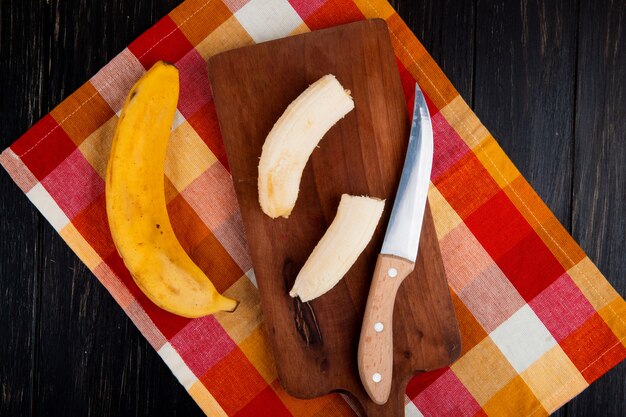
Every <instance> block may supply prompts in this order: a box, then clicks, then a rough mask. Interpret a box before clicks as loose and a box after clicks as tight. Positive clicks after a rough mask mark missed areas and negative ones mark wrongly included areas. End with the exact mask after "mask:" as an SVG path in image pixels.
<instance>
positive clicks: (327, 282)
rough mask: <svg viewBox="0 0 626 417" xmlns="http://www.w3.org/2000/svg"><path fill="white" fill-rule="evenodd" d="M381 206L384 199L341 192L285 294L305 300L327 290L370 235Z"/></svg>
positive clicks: (360, 249)
mask: <svg viewBox="0 0 626 417" xmlns="http://www.w3.org/2000/svg"><path fill="white" fill-rule="evenodd" d="M384 208H385V201H384V200H379V199H376V198H371V197H355V196H351V195H348V194H343V195H342V196H341V201H340V202H339V208H338V209H337V214H336V215H335V218H334V219H333V222H332V223H331V224H330V227H329V228H328V230H327V231H326V233H325V234H324V236H322V238H321V239H320V241H319V242H318V244H317V246H315V249H313V252H312V253H311V255H310V256H309V258H308V259H307V261H306V262H305V263H304V266H303V267H302V269H301V270H300V272H299V273H298V276H297V277H296V281H295V283H294V285H293V288H292V289H291V291H289V295H290V296H292V297H300V300H302V301H303V302H307V301H310V300H312V299H314V298H317V297H319V296H320V295H322V294H324V293H326V292H328V291H330V289H332V288H333V287H334V286H335V285H336V284H337V283H338V282H339V281H340V280H341V278H342V277H343V276H344V275H345V274H346V272H348V270H349V269H350V267H351V266H352V265H353V264H354V262H355V261H356V260H357V258H358V257H359V255H360V254H361V252H363V250H364V249H365V247H366V246H367V244H368V243H369V241H370V240H371V239H372V236H373V235H374V231H375V230H376V226H377V225H378V221H379V220H380V216H381V215H382V214H383V210H384Z"/></svg>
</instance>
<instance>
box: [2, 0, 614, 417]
mask: <svg viewBox="0 0 626 417" xmlns="http://www.w3.org/2000/svg"><path fill="white" fill-rule="evenodd" d="M178 3H180V0H100V1H89V0H46V1H44V0H0V14H1V19H0V20H1V22H2V23H1V26H0V32H1V36H0V74H1V76H0V91H2V95H1V97H0V100H1V103H2V107H1V116H2V117H1V119H0V145H1V148H5V147H7V146H9V145H10V144H11V143H12V142H13V141H14V140H15V139H16V138H17V137H18V136H19V135H20V134H22V133H23V132H24V131H26V129H28V127H30V126H31V125H32V124H33V123H34V122H36V121H37V120H38V119H39V118H40V117H42V116H44V115H45V114H46V113H48V112H49V111H50V110H51V109H52V108H53V107H54V106H55V105H56V104H58V103H59V102H60V101H61V100H63V98H65V97H67V96H68V95H69V94H70V93H72V92H73V91H74V90H75V89H76V88H78V87H79V86H80V85H81V84H83V83H84V82H85V81H86V80H87V79H88V78H89V77H91V76H92V75H93V74H95V73H96V72H97V71H98V69H100V68H101V67H102V66H103V65H104V64H106V63H107V62H108V61H109V60H111V59H112V58H113V57H114V56H115V55H116V54H117V53H118V52H120V51H121V50H122V49H123V48H124V47H125V46H126V45H127V44H128V43H129V42H130V41H131V40H133V39H134V38H135V37H136V36H138V35H139V34H141V33H142V32H143V31H144V30H146V29H147V28H148V27H150V26H151V25H152V24H153V23H154V22H156V21H157V20H158V19H159V18H160V17H162V16H163V15H165V14H166V13H167V12H169V11H170V10H171V9H172V8H173V7H174V6H175V5H176V4H178ZM392 3H394V6H395V7H396V9H397V10H398V12H399V13H400V15H401V16H402V17H403V18H404V20H405V21H406V22H407V24H408V25H409V26H410V27H411V28H412V29H413V31H414V32H415V34H416V35H417V36H418V38H420V39H421V40H422V42H423V43H424V44H425V46H426V48H427V49H428V50H429V51H430V53H431V54H432V55H433V56H434V58H435V60H436V61H437V62H438V63H439V64H440V65H441V66H442V67H443V70H444V71H445V72H446V74H447V75H448V77H449V78H450V79H451V80H452V82H453V84H454V85H455V86H456V87H457V89H458V90H459V91H460V93H461V95H462V96H463V97H464V98H465V99H466V100H467V101H468V102H469V104H470V106H471V107H472V108H473V109H474V110H475V112H476V113H477V114H478V116H479V118H480V119H481V120H482V121H483V123H484V124H485V125H486V126H487V128H488V129H489V130H490V131H491V133H493V135H494V136H495V137H496V138H497V139H498V140H499V143H500V145H501V146H502V147H503V148H504V150H505V151H506V152H507V154H508V155H509V156H510V157H511V159H512V160H513V161H514V162H515V164H516V165H517V167H518V168H519V169H520V171H521V172H522V173H523V174H524V175H525V176H526V178H527V179H528V180H529V182H530V183H531V184H532V185H533V186H534V187H535V189H536V190H537V192H538V193H539V195H540V196H541V197H542V198H543V199H544V200H545V201H546V203H547V204H548V206H549V207H550V208H551V209H552V210H553V211H554V213H555V215H556V216H557V218H558V219H559V220H560V221H561V222H562V223H563V224H564V225H565V227H566V228H567V229H568V230H569V231H570V233H572V234H573V236H574V238H575V239H576V240H577V241H578V242H579V243H580V245H581V246H582V248H583V249H584V250H585V251H586V252H587V254H588V255H589V257H590V258H591V259H592V260H593V261H594V262H595V263H596V264H597V265H598V266H599V268H600V270H601V271H602V272H603V273H604V274H605V275H606V277H607V279H608V280H609V281H610V282H611V283H612V284H613V286H615V287H616V288H617V290H618V292H619V293H620V294H622V295H626V276H625V275H624V271H625V270H626V243H625V242H626V239H625V237H626V230H625V220H624V219H625V216H626V201H625V200H626V168H624V166H625V165H624V161H625V160H626V133H625V132H626V2H625V1H624V0H617V1H610V0H599V1H595V2H592V1H590V0H587V1H583V0H554V1H538V0H526V1H523V0H508V1H506V0H499V1H494V0H473V1H468V0H396V1H393V2H392ZM0 190H1V191H2V198H0V213H1V214H0V236H1V238H0V296H1V297H2V302H0V385H1V392H0V415H1V416H5V415H6V416H17V415H20V416H26V415H33V416H43V415H46V416H57V415H58V416H61V415H63V416H65V415H69V416H87V415H102V416H109V415H114V416H115V415H120V416H144V415H145V416H147V415H150V416H160V415H163V416H172V415H183V416H194V415H202V413H201V411H200V409H199V408H198V407H197V406H196V405H195V403H194V402H193V400H192V399H191V398H190V397H189V396H188V395H187V393H186V392H185V390H184V389H183V388H182V386H180V385H179V383H178V382H177V381H176V379H175V378H174V377H173V375H172V374H171V373H170V371H169V369H167V367H166V365H165V364H164V363H163V361H162V360H161V359H160V357H159V356H158V355H157V354H156V352H154V351H153V349H152V348H151V347H150V346H149V345H148V343H147V342H146V341H145V340H144V339H143V337H142V336H141V335H140V333H139V331H138V330H137V329H136V328H135V327H134V325H133V324H132V323H131V321H130V320H129V319H128V318H127V317H126V315H125V314H124V312H123V311H122V310H121V309H120V308H119V307H118V306H117V305H116V304H115V302H114V301H113V299H112V298H111V296H110V295H109V294H108V293H107V291H106V290H105V289H104V288H103V287H102V285H100V283H99V282H98V281H97V280H96V279H95V278H94V277H93V276H92V275H91V273H90V272H89V271H88V270H87V268H86V267H85V266H84V265H83V264H82V263H81V262H80V261H79V260H78V258H77V257H76V256H75V255H74V254H73V253H72V252H71V251H70V250H69V249H68V248H67V246H66V245H65V243H64V242H63V241H62V240H61V238H60V237H59V236H58V235H57V234H56V233H55V232H54V230H53V229H52V227H51V226H50V225H49V224H48V223H47V222H46V220H45V219H44V218H43V217H42V216H41V215H40V214H38V213H37V212H36V210H35V209H34V208H33V206H32V205H31V204H30V202H29V201H28V199H27V198H26V197H25V196H24V195H23V194H22V192H21V191H20V190H19V189H18V188H17V186H16V185H15V184H14V183H13V182H12V181H11V179H10V178H9V176H8V175H7V174H6V173H5V172H4V171H2V172H1V173H0ZM625 414H626V365H625V364H624V363H622V364H621V365H619V366H618V367H617V368H616V369H614V370H612V371H611V372H609V373H608V374H607V375H605V376H603V377H602V378H601V379H600V380H599V381H598V382H596V383H594V384H593V385H592V386H591V387H590V388H588V389H587V390H586V391H585V392H584V393H582V394H581V395H580V396H578V397H577V398H575V399H574V400H573V401H571V402H570V403H568V404H567V405H566V406H564V407H563V408H562V409H561V410H559V411H558V412H557V413H556V414H555V415H558V416H567V417H575V416H576V417H579V416H580V417H589V416H616V417H617V416H623V415H625Z"/></svg>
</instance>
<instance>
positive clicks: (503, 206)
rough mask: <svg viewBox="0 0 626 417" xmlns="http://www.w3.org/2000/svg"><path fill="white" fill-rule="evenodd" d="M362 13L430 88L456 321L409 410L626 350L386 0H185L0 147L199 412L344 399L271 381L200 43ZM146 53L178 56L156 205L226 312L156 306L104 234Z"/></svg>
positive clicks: (517, 403)
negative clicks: (109, 172)
mask: <svg viewBox="0 0 626 417" xmlns="http://www.w3.org/2000/svg"><path fill="white" fill-rule="evenodd" d="M373 17H380V18H383V19H385V20H386V21H387V23H388V25H389V30H390V34H391V39H392V42H393V46H394V49H395V53H396V56H397V64H398V70H399V72H400V74H401V78H402V80H403V84H404V87H405V93H406V99H407V103H408V104H409V105H410V104H411V102H412V100H413V97H412V94H413V83H414V82H415V81H418V82H419V84H420V86H421V87H422V89H423V90H424V92H425V94H426V96H427V98H428V100H429V106H430V111H431V114H432V120H433V129H434V132H435V159H434V161H435V162H434V168H433V172H432V184H431V189H430V202H431V205H432V208H433V211H434V213H433V214H434V217H435V222H436V229H437V234H438V237H439V240H440V245H441V250H442V254H443V258H444V262H445V267H446V271H447V273H448V277H449V282H450V288H451V291H452V293H453V298H454V301H455V306H456V310H457V314H458V318H459V321H460V326H461V333H462V338H463V353H462V356H461V358H460V359H459V360H458V361H457V362H456V363H454V364H453V365H452V366H450V367H449V368H446V369H442V370H439V371H435V372H431V373H428V374H423V375H420V376H417V377H415V378H414V379H413V380H412V381H411V382H410V383H409V386H408V388H407V400H406V401H407V402H406V404H407V405H406V413H407V415H409V416H420V415H442V416H451V415H455V416H456V415H462V416H472V415H488V416H500V415H515V416H520V415H528V416H539V415H546V414H548V413H550V412H552V411H554V410H556V409H557V408H558V407H560V406H561V405H562V404H563V403H565V402H566V401H568V400H569V399H571V398H572V397H573V396H575V395H576V394H578V393H579V392H580V391H582V390H583V389H585V388H586V387H587V386H588V385H589V384H590V383H591V382H593V381H594V380H595V379H597V378H598V377H600V376H601V375H602V374H604V373H605V372H607V371H608V370H609V369H610V368H611V367H613V366H615V365H616V364H617V363H618V362H620V361H621V360H622V359H624V358H625V357H626V341H625V337H626V323H625V319H624V318H625V317H626V303H625V302H624V300H623V299H622V298H621V297H620V296H619V295H618V294H617V293H616V292H615V290H614V289H613V288H612V287H611V286H610V285H609V284H608V283H607V281H606V280H605V279H604V277H603V276H602V275H601V273H600V272H599V271H598V270H597V269H596V267H595V266H594V265H593V263H592V262H591V261H590V260H589V258H588V257H586V256H585V254H584V253H583V251H582V250H581V249H580V248H579V247H578V245H577V244H576V243H575V242H574V241H573V239H572V238H571V237H570V236H569V235H568V234H567V232H566V231H565V229H564V228H563V227H562V226H561V225H560V224H559V222H558V221H557V220H556V218H555V217H554V216H553V214H552V213H551V212H550V210H549V209H548V208H547V207H546V205H545V204H544V203H543V202H542V201H541V199H540V198H539V197H538V196H537V194H536V193H535V192H534V191H533V189H532V188H531V187H530V185H529V184H528V183H527V182H526V181H525V180H524V178H523V177H522V176H521V175H520V173H519V172H518V171H517V169H516V168H515V167H514V166H513V164H512V163H511V161H510V160H509V159H508V158H507V157H506V155H505V154H504V153H503V152H502V149H501V148H500V147H499V146H498V144H497V143H496V141H495V139H494V138H493V137H492V136H491V135H490V134H489V132H488V131H487V130H486V129H485V127H484V126H483V125H482V124H481V123H480V121H479V120H478V119H477V118H476V116H475V115H474V113H473V112H472V111H471V110H470V108H469V107H468V106H467V104H466V103H465V102H464V101H463V99H462V98H461V97H459V95H458V93H457V91H456V90H455V89H454V87H453V86H452V85H451V84H450V82H449V81H448V79H447V78H446V77H445V75H444V74H443V73H442V72H441V70H440V69H439V67H438V66H437V64H435V62H434V61H433V60H432V58H431V57H430V56H429V54H428V53H427V52H426V51H425V50H424V48H423V46H422V45H421V44H420V43H419V41H418V40H417V39H416V38H415V36H414V35H413V34H412V33H411V31H410V30H409V29H408V28H407V27H406V26H405V24H404V22H403V21H402V20H401V19H400V17H399V16H398V15H397V14H396V13H395V12H394V10H393V9H392V8H391V7H390V6H389V5H388V4H387V3H386V2H385V1H383V0H355V1H351V0H315V1H304V0H290V1H287V0H250V1H246V0H222V1H220V0H187V1H186V2H184V3H183V4H181V5H180V6H179V7H177V8H176V9H175V10H174V11H172V12H171V13H170V14H169V15H168V16H166V17H165V18H163V19H162V20H161V21H159V22H158V23H157V24H156V25H155V26H154V27H152V28H151V29H150V30H148V31H147V32H146V33H144V34H143V35H142V36H140V37H139V38H138V39H137V40H136V41H134V42H133V43H132V44H131V45H130V46H129V47H128V48H127V49H125V50H124V51H122V53H120V54H119V55H118V56H117V57H116V58H115V59H113V60H112V61H111V62H110V63H109V64H108V65H107V66H106V67H104V68H103V69H102V70H101V71H100V72H98V73H97V74H96V75H95V76H94V77H93V78H92V79H91V80H89V82H87V83H86V84H85V85H83V86H82V87H81V88H79V89H78V91H76V92H75V93H74V94H72V95H71V96H70V97H69V98H67V99H66V100H65V101H63V102H62V103H61V104H60V105H59V106H58V107H57V108H55V109H54V110H53V111H52V112H51V113H50V114H49V115H47V116H45V117H44V118H43V119H42V120H41V121H39V122H38V123H37V124H36V125H35V126H33V127H32V128H31V129H30V130H29V131H28V132H26V133H25V134H24V135H23V136H22V137H21V138H20V139H19V140H18V141H17V142H15V143H14V144H13V145H12V146H11V147H10V148H8V149H6V150H5V151H4V152H3V153H2V155H1V157H0V162H1V163H2V165H3V166H4V167H5V168H6V170H7V171H8V172H9V174H10V175H11V176H12V177H13V179H14V180H15V182H16V183H17V184H18V185H19V186H20V188H21V189H22V190H23V191H24V192H25V193H26V195H27V196H28V198H29V199H30V200H31V201H32V202H33V204H35V206H36V207H37V208H38V209H39V210H40V211H41V212H42V213H43V215H44V216H45V217H46V218H47V219H48V221H49V222H50V223H51V224H52V226H53V227H54V228H55V229H56V230H57V231H58V232H59V234H60V235H61V236H62V237H63V238H64V239H65V241H66V242H67V244H68V245H69V246H70V247H71V248H72V250H73V251H75V252H76V254H78V256H79V257H80V259H81V260H82V261H83V262H84V263H85V264H86V265H87V266H88V267H89V268H90V270H91V271H93V273H94V274H95V275H96V277H98V279H99V280H100V281H101V282H102V284H103V285H104V286H105V287H106V288H107V289H108V290H109V291H110V292H111V294H112V295H113V297H114V298H115V300H116V301H117V302H118V303H119V305H120V306H121V307H122V308H123V309H124V311H125V312H126V313H127V314H128V315H129V316H130V318H131V319H132V320H133V322H134V323H135V324H136V325H137V327H138V328H139V329H140V330H141V332H142V333H143V334H144V336H145V337H146V338H147V339H148V341H149V342H150V343H151V344H152V346H153V347H154V348H155V349H156V350H157V351H158V353H159V355H161V357H162V358H163V360H164V361H165V362H166V363H167V364H168V366H169V367H170V368H171V369H172V372H173V373H174V374H175V375H176V377H177V378H178V379H179V381H180V382H181V384H183V386H184V387H185V388H186V389H187V390H188V392H189V394H190V395H191V396H192V397H193V398H194V399H195V400H196V401H197V403H198V405H199V406H200V407H201V408H202V409H203V410H204V411H205V412H206V413H207V415H210V416H227V415H228V416H292V415H293V416H345V415H354V413H355V412H354V411H353V410H352V408H351V407H350V406H349V405H348V404H347V403H346V402H345V401H344V399H343V398H342V397H340V396H338V395H333V396H327V397H324V398H319V399H315V400H308V401H303V400H297V399H295V398H291V397H289V396H288V395H287V394H286V393H285V392H284V391H283V390H282V389H281V387H280V385H279V383H278V381H277V377H276V370H275V367H274V363H273V359H272V355H271V352H270V351H269V347H268V343H267V340H266V336H265V333H264V328H263V316H262V314H261V309H260V306H259V296H258V292H257V289H256V282H255V277H254V272H253V270H252V265H251V262H250V258H249V256H248V253H247V249H246V242H245V239H244V233H243V228H242V222H241V218H240V214H239V210H238V206H237V201H236V198H235V194H234V191H233V187H232V183H231V178H230V175H229V172H228V164H227V161H226V156H225V153H224V148H223V145H222V141H221V138H220V132H219V128H218V124H217V119H216V115H215V109H214V105H213V101H212V98H211V90H210V85H209V80H208V77H207V70H206V60H207V59H208V58H209V57H210V56H211V55H214V54H216V53H218V52H221V51H224V50H227V49H230V48H235V47H239V46H243V45H246V44H250V43H253V42H261V41H265V40H268V39H272V38H276V37H282V36H287V35H290V34H295V33H301V32H306V31H310V30H315V29H320V28H324V27H328V26H333V25H338V24H342V23H347V22H351V21H356V20H360V19H366V18H373ZM160 59H163V60H167V61H170V62H174V63H176V65H177V67H178V68H179V69H180V77H181V95H180V102H179V105H178V112H177V117H176V121H175V124H174V127H173V129H172V137H171V142H170V145H169V149H168V155H167V161H166V167H165V174H166V193H167V200H168V210H169V213H170V215H171V218H172V223H173V226H174V229H175V232H176V234H177V236H178V237H179V238H180V239H181V241H182V243H183V246H184V247H185V249H186V250H187V251H188V252H189V253H190V254H191V256H192V258H193V259H194V260H195V261H196V262H197V263H198V264H199V265H200V266H201V267H202V268H203V269H204V270H205V271H207V272H208V273H209V276H210V277H212V279H213V280H214V282H215V284H216V286H217V288H218V289H219V290H220V291H223V292H225V293H226V294H227V295H229V296H232V297H234V298H236V299H239V300H241V301H242V303H241V305H240V307H239V309H238V310H237V312H236V313H234V314H217V315H215V316H209V317H204V318H200V319H196V320H189V319H184V318H181V317H177V316H174V315H171V314H169V313H167V312H165V311H163V310H160V309H159V308H157V307H156V306H155V305H153V304H152V303H151V302H150V301H149V300H148V299H147V298H146V297H145V296H144V295H143V294H142V293H141V291H139V289H138V288H137V286H136V285H135V283H134V282H133V280H132V278H131V277H130V275H129V273H128V271H127V270H126V268H125V267H124V264H123V263H122V261H121V259H120V257H119V256H118V254H117V252H116V250H115V247H114V245H113V242H112V240H111V237H110V233H109V230H108V226H107V220H106V214H105V204H104V198H105V197H104V180H103V178H104V176H105V167H106V163H107V159H108V154H109V147H110V144H111V139H112V134H113V130H114V128H115V124H116V121H117V114H119V111H120V109H121V107H122V104H123V100H124V98H125V96H126V94H127V92H128V90H129V88H130V87H131V86H132V85H133V83H134V82H135V81H136V80H137V79H138V78H139V77H140V76H141V75H142V73H143V72H144V71H146V69H147V68H149V67H150V66H151V65H152V64H153V63H154V62H155V61H157V60H160ZM59 279H64V278H63V277H59Z"/></svg>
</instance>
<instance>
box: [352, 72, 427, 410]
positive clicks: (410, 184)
mask: <svg viewBox="0 0 626 417" xmlns="http://www.w3.org/2000/svg"><path fill="white" fill-rule="evenodd" d="M432 162H433V128H432V124H431V121H430V114H429V112H428V107H427V106H426V100H425V99H424V94H422V91H421V90H420V88H419V86H418V85H417V84H415V104H414V108H413V118H412V123H411V133H410V136H409V145H408V149H407V153H406V158H405V161H404V168H403V169H402V176H401V177H400V185H399V186H398V192H397V194H396V199H395V201H394V203H393V208H392V210H391V217H390V219H389V224H388V225H387V232H386V233H385V240H384V241H383V246H382V249H381V251H380V254H379V255H378V259H377V261H376V268H375V269H374V276H373V277H372V283H371V286H370V291H369V296H368V298H367V305H366V307H365V315H364V316H363V324H362V327H361V337H360V340H359V352H358V363H359V374H360V376H361V381H362V383H363V386H364V387H365V391H367V393H368V395H369V396H370V398H371V399H372V401H374V402H375V403H376V404H384V403H385V402H387V399H388V398H389V393H390V391H391V382H392V373H393V334H392V330H393V325H392V319H393V307H394V303H395V298H396V293H397V292H398V288H399V287H400V284H401V283H402V281H403V280H404V279H405V278H406V277H407V276H408V275H409V274H410V273H411V271H413V268H414V266H415V259H416V258H417V250H418V246H419V240H420V233H421V231H422V220H423V218H424V210H425V208H426V198H427V196H428V186H429V183H430V172H431V168H432Z"/></svg>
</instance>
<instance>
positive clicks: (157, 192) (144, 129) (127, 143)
mask: <svg viewBox="0 0 626 417" xmlns="http://www.w3.org/2000/svg"><path fill="white" fill-rule="evenodd" d="M178 93H179V81H178V70H177V69H176V67H175V66H173V65H170V64H167V63H164V62H157V63H156V64H154V66H153V67H152V68H151V69H150V70H149V71H148V72H146V74H145V75H144V76H143V77H141V79H140V80H139V81H138V82H137V83H136V84H135V85H134V86H133V88H132V89H131V90H130V93H129V94H128V97H127V98H126V102H125V103H124V107H123V109H122V112H121V114H120V118H119V121H118V123H117V127H116V130H115V136H114V138H113V145H112V148H111V156H110V159H109V163H108V166H107V174H106V210H107V218H108V221H109V226H110V229H111V235H112V237H113V241H114V243H115V247H116V248H117V251H118V252H119V254H120V256H121V257H122V259H123V260H124V264H125V265H126V267H127V268H128V270H129V271H130V273H131V274H132V276H133V278H134V280H135V282H136V283H137V285H138V286H139V288H140V289H141V290H142V291H143V292H144V293H145V294H146V295H147V296H148V298H149V299H150V300H152V301H153V302H154V303H155V304H156V305H158V306H159V307H161V308H163V309H164V310H167V311H169V312H171V313H174V314H178V315H180V316H184V317H191V318H193V317H200V316H205V315H208V314H212V313H215V312H218V311H233V310H234V309H235V308H236V307H237V301H235V300H232V299H230V298H226V297H224V296H222V295H220V294H219V293H218V292H217V290H216V289H215V286H214V285H213V284H212V283H211V281H210V280H209V278H208V277H207V276H206V275H205V274H204V273H203V272H202V270H201V269H200V268H199V267H198V266H197V265H196V264H195V263H194V262H193V261H192V260H191V258H190V257H189V256H188V255H187V253H186V252H185V251H184V249H183V248H182V246H181V245H180V243H179V242H178V239H177V238H176V236H175V234H174V230H173V229H172V225H171V224H170V219H169V216H168V213H167V207H166V200H165V189H164V166H165V152H166V149H167V142H168V139H169V136H170V129H171V127H172V122H173V120H174V114H175V112H176V104H177V102H178Z"/></svg>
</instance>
